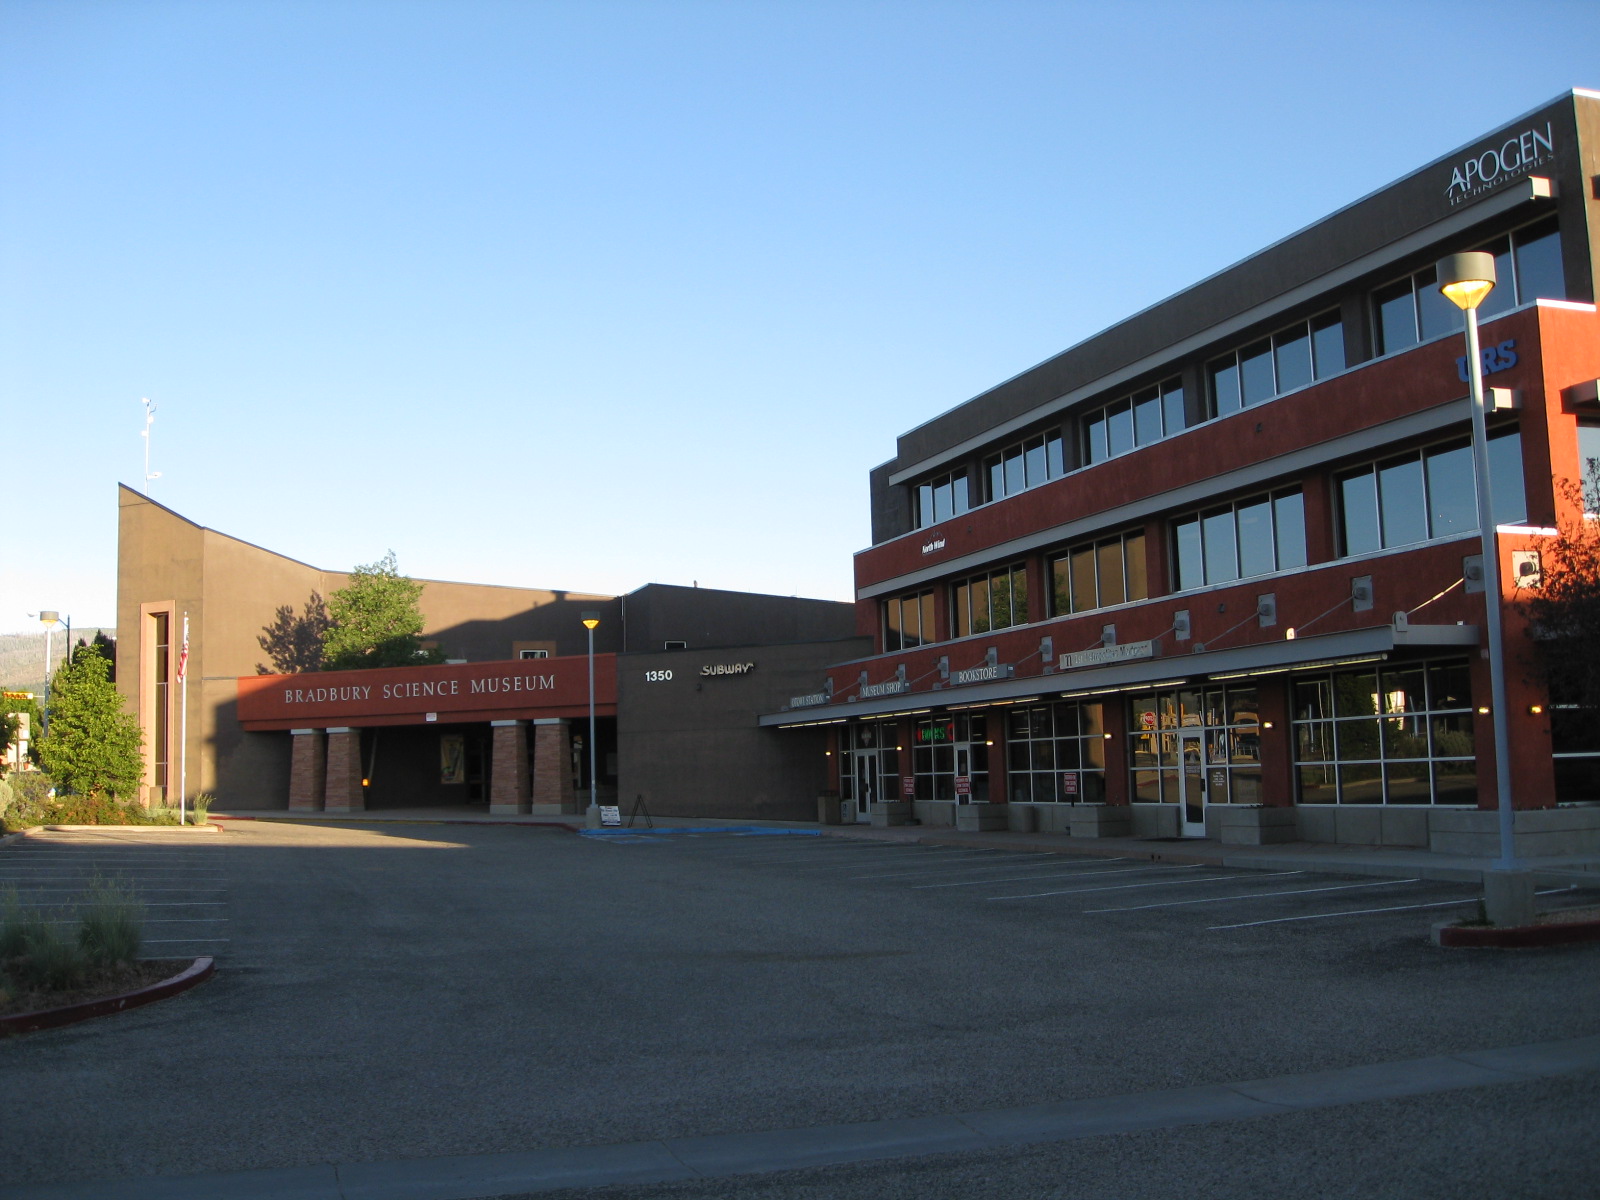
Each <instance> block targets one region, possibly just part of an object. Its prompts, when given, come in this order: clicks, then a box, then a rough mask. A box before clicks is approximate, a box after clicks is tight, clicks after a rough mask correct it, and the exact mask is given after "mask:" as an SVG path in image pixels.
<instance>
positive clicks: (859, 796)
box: [855, 750, 880, 822]
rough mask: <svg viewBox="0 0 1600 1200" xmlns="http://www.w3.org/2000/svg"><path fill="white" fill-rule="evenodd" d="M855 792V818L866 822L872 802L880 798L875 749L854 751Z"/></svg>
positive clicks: (870, 817) (869, 818)
mask: <svg viewBox="0 0 1600 1200" xmlns="http://www.w3.org/2000/svg"><path fill="white" fill-rule="evenodd" d="M855 768H856V778H855V783H856V786H855V793H856V820H857V821H858V822H866V821H870V820H871V819H872V802H873V801H874V800H878V799H880V797H879V795H878V752H877V751H876V750H857V751H856V753H855Z"/></svg>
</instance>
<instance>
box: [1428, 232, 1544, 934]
mask: <svg viewBox="0 0 1600 1200" xmlns="http://www.w3.org/2000/svg"><path fill="white" fill-rule="evenodd" d="M1438 272H1439V290H1440V291H1441V292H1443V293H1444V295H1445V297H1446V298H1447V299H1448V300H1450V302H1451V303H1453V304H1455V305H1456V306H1457V307H1458V308H1460V309H1461V311H1462V312H1463V313H1464V314H1465V316H1466V320H1467V387H1468V389H1469V392H1470V395H1471V398H1472V474H1473V482H1474V484H1475V486H1476V489H1477V496H1478V528H1479V530H1480V531H1481V533H1482V538H1483V605H1484V610H1485V627H1486V632H1487V634H1488V638H1489V703H1490V705H1491V708H1490V713H1489V715H1490V718H1491V721H1492V724H1493V727H1494V774H1495V791H1496V796H1497V799H1498V805H1497V807H1498V811H1499V817H1500V858H1499V861H1497V862H1496V863H1495V866H1494V871H1493V872H1491V873H1489V874H1486V875H1485V877H1484V895H1485V904H1486V907H1488V909H1489V910H1490V911H1489V919H1490V920H1491V921H1493V922H1494V923H1495V924H1497V925H1498V924H1518V923H1526V921H1531V920H1532V919H1533V881H1532V876H1531V875H1528V874H1527V873H1526V872H1522V871H1520V870H1519V866H1520V864H1519V863H1518V862H1517V852H1516V840H1515V825H1514V822H1513V819H1512V807H1511V741H1510V735H1509V732H1508V730H1507V725H1506V721H1507V717H1508V715H1509V713H1510V709H1509V708H1508V707H1507V705H1506V671H1505V646H1504V644H1503V643H1502V640H1501V612H1500V606H1501V594H1500V555H1499V550H1498V547H1497V541H1496V537H1495V524H1494V509H1493V505H1492V490H1491V488H1490V485H1489V437H1488V423H1487V414H1486V411H1485V405H1484V394H1483V360H1482V359H1481V358H1480V357H1479V351H1478V306H1479V305H1480V304H1482V303H1483V300H1484V297H1485V296H1487V295H1488V294H1489V293H1490V292H1491V291H1492V290H1493V289H1494V285H1495V270H1494V255H1492V254H1489V253H1487V252H1485V251H1481V250H1477V251H1473V252H1471V253H1468V254H1452V255H1450V256H1449V257H1448V258H1443V259H1441V260H1440V261H1439V267H1438ZM1494 876H1498V877H1499V878H1498V879H1496V878H1494ZM1497 910H1498V912H1499V915H1500V916H1501V917H1503V918H1504V919H1503V920H1501V919H1497V915H1496V914H1497Z"/></svg>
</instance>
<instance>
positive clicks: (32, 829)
mask: <svg viewBox="0 0 1600 1200" xmlns="http://www.w3.org/2000/svg"><path fill="white" fill-rule="evenodd" d="M111 830H117V831H122V830H134V831H136V832H139V833H181V834H191V833H221V832H222V826H220V825H30V826H28V828H26V829H24V830H22V831H21V834H22V836H23V837H37V836H38V835H39V834H41V833H45V832H49V833H105V832H108V831H111Z"/></svg>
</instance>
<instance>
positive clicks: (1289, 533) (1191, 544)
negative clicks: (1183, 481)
mask: <svg viewBox="0 0 1600 1200" xmlns="http://www.w3.org/2000/svg"><path fill="white" fill-rule="evenodd" d="M1172 532H1173V551H1174V554H1173V557H1174V559H1175V560H1176V562H1177V566H1178V580H1177V590H1178V591H1187V590H1188V589H1190V588H1197V587H1204V586H1205V585H1206V584H1211V583H1227V582H1229V581H1230V580H1234V579H1249V578H1252V577H1254V576H1256V575H1268V574H1271V573H1272V572H1274V571H1287V570H1290V569H1291V568H1294V567H1303V566H1305V563H1306V526H1305V508H1304V502H1303V500H1302V498H1301V495H1300V489H1298V488H1294V489H1291V490H1286V491H1282V492H1274V493H1272V494H1271V495H1263V496H1252V497H1250V498H1249V499H1246V500H1238V501H1235V502H1234V503H1232V504H1225V505H1222V506H1221V507H1218V508H1213V509H1208V510H1206V511H1205V512H1201V513H1195V514H1193V515H1190V516H1186V517H1182V518H1180V519H1179V520H1176V521H1174V522H1173V524H1172Z"/></svg>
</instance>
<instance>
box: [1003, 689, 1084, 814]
mask: <svg viewBox="0 0 1600 1200" xmlns="http://www.w3.org/2000/svg"><path fill="white" fill-rule="evenodd" d="M1006 754H1007V759H1008V761H1007V764H1006V786H1007V787H1008V789H1009V790H1010V795H1011V800H1012V801H1013V802H1015V803H1029V802H1032V803H1043V802H1057V801H1060V802H1063V803H1068V804H1079V803H1082V804H1100V803H1103V802H1104V801H1105V794H1106V761H1105V721H1104V714H1103V712H1102V710H1101V706H1100V705H1099V704H1050V705H1039V706H1038V707H1034V708H1015V709H1012V710H1011V711H1010V712H1008V713H1007V714H1006Z"/></svg>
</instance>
